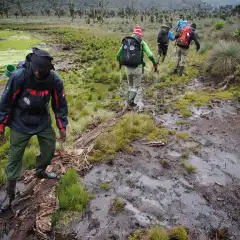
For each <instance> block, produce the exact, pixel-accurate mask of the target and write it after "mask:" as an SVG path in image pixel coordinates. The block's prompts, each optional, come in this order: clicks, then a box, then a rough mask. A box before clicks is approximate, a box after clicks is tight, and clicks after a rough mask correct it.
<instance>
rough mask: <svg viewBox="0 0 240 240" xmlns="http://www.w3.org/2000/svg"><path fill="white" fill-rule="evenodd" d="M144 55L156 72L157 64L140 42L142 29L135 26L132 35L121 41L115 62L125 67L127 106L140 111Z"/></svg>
mask: <svg viewBox="0 0 240 240" xmlns="http://www.w3.org/2000/svg"><path fill="white" fill-rule="evenodd" d="M144 53H145V54H146V55H147V56H148V57H149V59H150V60H151V62H152V63H153V66H154V68H155V70H156V69H157V62H156V60H155V58H154V56H153V54H152V52H151V50H150V48H149V46H148V45H147V43H146V42H145V41H143V40H142V29H141V28H140V27H139V26H136V27H135V29H134V31H133V35H132V36H129V37H125V38H124V39H123V41H122V45H121V47H120V49H119V51H118V53H117V61H118V62H119V63H120V66H121V65H124V66H125V67H126V74H127V79H128V86H129V89H128V106H129V107H130V108H131V107H135V106H136V105H137V106H138V107H139V110H140V111H141V110H142V108H143V103H142V96H141V81H142V75H143V68H144V66H145V62H144V61H143V58H144ZM137 95H138V96H137ZM136 96H137V98H136ZM135 98H136V100H135Z"/></svg>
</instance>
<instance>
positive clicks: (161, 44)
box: [157, 25, 175, 62]
mask: <svg viewBox="0 0 240 240" xmlns="http://www.w3.org/2000/svg"><path fill="white" fill-rule="evenodd" d="M169 40H171V41H174V40H175V36H174V35H173V33H172V32H171V31H170V27H169V26H167V25H162V26H161V30H160V32H159V34H158V37H157V44H158V62H159V60H160V58H161V56H162V62H164V60H165V57H166V56H167V51H168V43H169Z"/></svg>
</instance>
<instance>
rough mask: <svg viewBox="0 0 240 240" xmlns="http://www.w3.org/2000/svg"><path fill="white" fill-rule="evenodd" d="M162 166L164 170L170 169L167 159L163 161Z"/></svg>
mask: <svg viewBox="0 0 240 240" xmlns="http://www.w3.org/2000/svg"><path fill="white" fill-rule="evenodd" d="M161 164H162V166H163V168H168V167H169V163H168V161H167V160H165V159H163V160H161Z"/></svg>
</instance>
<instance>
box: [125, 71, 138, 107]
mask: <svg viewBox="0 0 240 240" xmlns="http://www.w3.org/2000/svg"><path fill="white" fill-rule="evenodd" d="M134 70H135V69H134V68H129V67H126V73H127V79H128V105H129V106H130V107H131V106H134V99H135V96H136V93H135V92H136V91H135V89H134Z"/></svg>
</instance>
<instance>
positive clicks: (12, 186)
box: [1, 180, 17, 212]
mask: <svg viewBox="0 0 240 240" xmlns="http://www.w3.org/2000/svg"><path fill="white" fill-rule="evenodd" d="M16 183H17V181H16V180H8V183H7V189H6V196H5V198H4V200H3V201H2V203H1V211H2V212H4V211H7V210H8V209H9V208H10V206H11V204H12V201H13V200H14V199H15V190H16Z"/></svg>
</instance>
